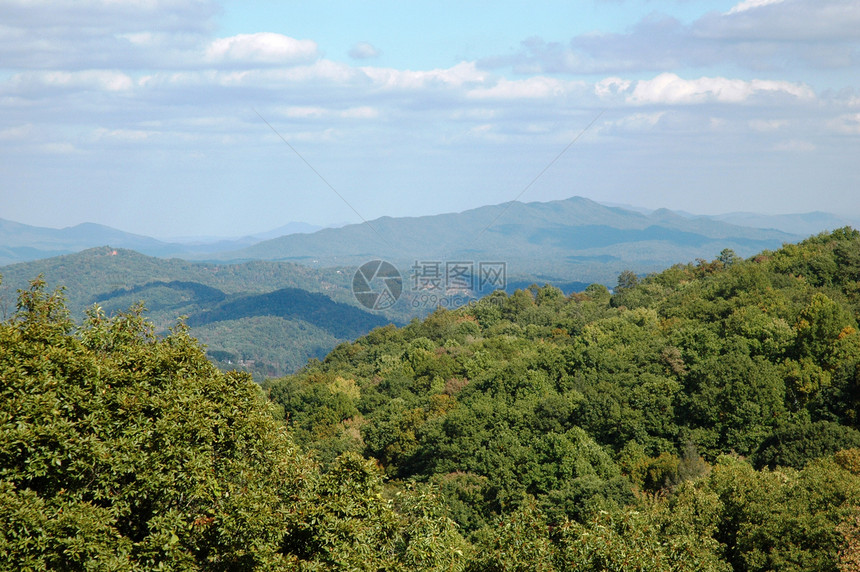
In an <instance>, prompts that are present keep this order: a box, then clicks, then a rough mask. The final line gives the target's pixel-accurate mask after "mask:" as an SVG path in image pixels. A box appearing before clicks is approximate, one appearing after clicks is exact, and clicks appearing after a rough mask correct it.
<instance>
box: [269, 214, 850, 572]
mask: <svg viewBox="0 0 860 572" xmlns="http://www.w3.org/2000/svg"><path fill="white" fill-rule="evenodd" d="M858 315H860V233H858V232H857V231H855V230H851V229H848V228H845V229H841V230H838V231H835V232H833V233H832V234H822V235H819V236H816V237H812V238H810V239H808V240H805V241H803V242H802V243H800V244H796V245H786V246H784V247H783V248H781V249H779V250H776V251H764V252H762V253H760V254H759V255H757V256H754V257H752V258H750V259H747V260H744V259H742V258H739V257H737V256H736V255H735V254H734V253H733V252H731V251H729V250H725V251H723V253H722V254H721V255H720V257H719V258H717V259H715V260H712V261H704V260H702V261H699V262H698V263H694V264H686V265H676V266H673V267H671V268H669V269H667V270H665V271H663V272H660V273H658V274H654V275H650V276H648V277H646V278H645V279H642V280H639V279H638V278H637V277H636V276H635V275H634V274H632V273H622V274H621V275H620V276H619V281H618V285H617V287H616V288H615V289H614V291H613V292H612V293H610V291H609V290H607V289H606V288H605V287H603V286H600V285H592V286H590V287H589V288H588V289H586V290H585V292H584V293H582V294H574V295H572V296H569V297H566V296H564V295H563V294H562V292H561V291H559V290H557V289H556V288H553V287H543V288H539V287H532V288H530V289H527V290H522V291H518V292H516V293H515V294H513V295H510V296H508V295H506V294H504V293H502V292H497V293H495V294H493V295H491V296H489V297H487V298H484V299H482V300H481V301H480V302H479V303H478V304H477V305H475V306H473V307H470V308H466V309H462V310H459V311H455V312H448V311H443V310H440V311H437V312H435V313H434V314H432V315H430V316H429V317H428V318H427V319H426V320H424V321H421V322H418V321H415V322H413V323H411V324H409V325H408V326H406V327H403V328H395V327H393V326H389V327H386V328H382V329H378V330H375V331H374V332H372V333H371V334H369V335H367V336H365V337H364V338H361V339H359V340H357V341H355V342H353V343H349V344H343V345H341V346H339V347H338V348H337V349H335V351H333V352H332V353H331V354H330V355H329V356H328V357H327V358H326V359H325V360H324V361H323V362H321V363H313V364H310V365H308V366H307V367H306V368H305V369H304V370H303V371H301V372H300V373H298V374H296V375H294V376H290V377H286V378H283V379H277V380H270V381H269V382H268V384H267V389H268V392H269V395H270V397H271V399H272V400H273V401H274V402H275V403H276V404H278V405H279V406H280V407H282V408H283V411H284V414H285V417H286V419H288V420H289V426H290V427H291V430H292V432H293V435H294V436H295V438H296V439H298V440H299V442H300V443H302V444H303V445H304V446H305V447H306V448H308V449H309V450H312V451H314V452H315V453H316V454H317V455H318V456H319V457H320V458H321V459H322V460H323V461H325V462H331V461H332V460H333V458H334V457H335V456H336V455H337V454H339V453H343V452H350V451H351V452H356V453H361V454H363V455H366V456H369V457H371V458H374V459H376V460H377V461H378V462H379V463H380V465H381V466H382V467H383V469H384V471H385V473H386V474H387V475H388V476H389V477H390V478H392V479H395V480H396V481H397V482H400V481H404V482H409V481H412V480H417V481H420V482H427V483H433V484H434V485H435V486H438V487H439V489H440V490H441V491H442V493H443V497H444V500H445V503H446V506H447V510H448V514H449V515H450V516H451V517H452V518H453V519H454V520H456V521H457V522H458V523H459V525H460V527H461V529H462V530H463V531H464V532H465V533H467V534H471V535H472V536H471V538H472V540H473V541H474V542H476V543H477V544H478V545H479V546H480V547H481V549H480V550H479V553H481V554H484V555H485V556H483V557H481V558H484V559H483V560H481V562H482V566H486V569H492V570H501V569H515V568H516V566H513V564H512V563H513V562H516V561H517V560H516V559H517V558H523V559H525V560H522V561H520V562H521V563H523V562H528V563H529V565H528V566H527V567H532V566H536V562H538V561H539V562H541V563H543V564H545V565H546V568H545V569H559V570H561V569H570V568H569V566H568V565H565V564H564V563H570V562H574V561H575V562H588V563H589V564H588V566H585V567H584V568H582V569H587V570H592V569H593V570H598V569H599V570H605V569H619V570H621V569H628V568H626V567H624V566H620V565H619V562H621V561H622V560H623V561H625V562H628V563H630V564H629V566H631V567H633V568H632V569H670V568H671V569H723V568H727V569H734V570H836V566H837V561H838V560H839V559H840V549H842V550H844V551H847V552H844V553H843V555H842V556H841V558H843V559H846V558H857V554H858V553H857V550H858V546H857V543H856V537H851V535H852V534H855V535H856V534H857V530H858V521H857V520H856V518H857V516H856V515H857V514H858V505H860V449H858V447H860V431H858V429H860V332H858ZM645 493H648V494H645ZM650 494H657V495H658V496H649V495H650ZM583 535H585V536H583ZM846 535H847V536H846ZM846 538H854V539H855V540H852V541H851V542H852V543H853V544H851V543H849V544H846V540H845V539H846ZM514 541H516V543H517V544H516V546H517V548H515V547H513V543H514ZM661 543H662V544H661ZM625 550H626V551H628V552H627V553H626V555H625V553H624V551H625ZM520 551H522V552H520ZM529 551H532V552H529ZM673 551H676V552H673ZM851 551H853V552H851ZM608 553H611V554H608ZM668 553H674V554H675V556H676V557H678V558H680V559H681V560H684V561H685V562H686V566H688V567H689V568H685V567H684V566H681V565H678V566H679V568H674V567H673V565H670V562H671V557H670V555H669V554H668ZM849 553H850V554H849ZM852 554H853V556H851V555H852ZM681 555H683V557H682V556H681ZM615 558H617V560H614V559H615ZM627 558H630V560H627ZM660 558H665V559H667V560H663V561H662V564H660V563H659V562H661V561H660V560H659V559H660ZM529 559H531V560H529ZM649 559H651V560H650V562H651V563H650V564H647V562H649ZM654 559H657V560H654ZM613 562H614V563H615V566H620V567H617V568H616V567H613V566H612V565H610V564H611V563H613ZM633 562H637V563H638V562H642V563H643V564H642V566H643V567H642V568H638V567H636V566H634V565H633V564H632V563H633ZM853 562H856V560H853ZM506 566H512V567H511V568H507V567H506ZM523 569H525V568H523ZM845 569H848V568H845Z"/></svg>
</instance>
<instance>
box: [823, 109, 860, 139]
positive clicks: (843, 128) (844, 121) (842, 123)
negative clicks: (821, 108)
mask: <svg viewBox="0 0 860 572" xmlns="http://www.w3.org/2000/svg"><path fill="white" fill-rule="evenodd" d="M828 127H830V129H831V130H833V131H836V132H837V133H841V134H843V135H860V113H849V114H845V115H840V116H839V117H835V118H833V119H831V120H830V121H828Z"/></svg>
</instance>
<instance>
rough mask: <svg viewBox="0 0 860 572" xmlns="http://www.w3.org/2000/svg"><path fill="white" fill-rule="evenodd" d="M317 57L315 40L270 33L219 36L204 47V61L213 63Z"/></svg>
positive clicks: (286, 62)
mask: <svg viewBox="0 0 860 572" xmlns="http://www.w3.org/2000/svg"><path fill="white" fill-rule="evenodd" d="M317 57H319V54H318V52H317V44H316V42H313V41H311V40H296V39H295V38H290V37H288V36H284V35H282V34H274V33H271V32H260V33H257V34H239V35H236V36H231V37H229V38H219V39H217V40H215V41H213V42H212V43H211V44H210V45H209V46H208V47H207V48H206V60H207V61H209V62H215V63H221V62H229V63H246V64H254V63H264V64H281V65H289V64H294V63H305V62H309V61H313V60H314V59H316V58H317Z"/></svg>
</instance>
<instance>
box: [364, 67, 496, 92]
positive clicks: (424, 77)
mask: <svg viewBox="0 0 860 572" xmlns="http://www.w3.org/2000/svg"><path fill="white" fill-rule="evenodd" d="M360 69H361V71H362V72H363V73H364V74H365V75H366V76H367V77H369V78H370V79H371V80H372V81H373V83H374V84H375V85H376V86H377V87H380V88H384V89H391V90H399V89H406V90H415V89H425V88H431V87H441V86H444V87H461V86H464V85H468V84H474V83H481V82H483V81H485V79H486V78H487V74H486V72H482V71H479V70H478V69H477V68H476V67H475V64H474V62H462V63H459V64H457V65H455V66H453V67H450V68H446V69H433V70H427V71H413V70H398V69H393V68H376V67H363V68H360Z"/></svg>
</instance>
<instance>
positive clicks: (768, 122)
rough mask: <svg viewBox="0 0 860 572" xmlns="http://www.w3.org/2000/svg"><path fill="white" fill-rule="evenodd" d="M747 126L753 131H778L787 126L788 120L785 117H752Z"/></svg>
mask: <svg viewBox="0 0 860 572" xmlns="http://www.w3.org/2000/svg"><path fill="white" fill-rule="evenodd" d="M749 126H750V128H751V129H752V130H753V131H761V132H769V131H778V130H779V129H782V128H784V127H786V126H788V121H787V120H785V119H753V120H751V121H750V122H749Z"/></svg>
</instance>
